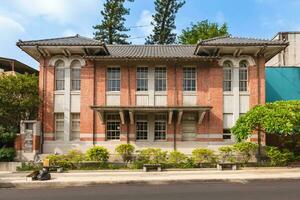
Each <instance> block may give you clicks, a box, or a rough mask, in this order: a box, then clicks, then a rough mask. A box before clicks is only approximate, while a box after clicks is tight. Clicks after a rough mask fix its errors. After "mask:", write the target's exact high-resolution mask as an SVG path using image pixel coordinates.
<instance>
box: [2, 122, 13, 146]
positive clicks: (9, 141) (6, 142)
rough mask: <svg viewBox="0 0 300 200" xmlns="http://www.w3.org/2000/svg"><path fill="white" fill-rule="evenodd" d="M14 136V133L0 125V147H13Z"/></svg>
mask: <svg viewBox="0 0 300 200" xmlns="http://www.w3.org/2000/svg"><path fill="white" fill-rule="evenodd" d="M15 138H16V133H15V132H13V131H8V130H6V129H4V128H3V127H0V148H1V147H13V145H14V142H15Z"/></svg>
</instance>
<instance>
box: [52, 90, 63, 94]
mask: <svg viewBox="0 0 300 200" xmlns="http://www.w3.org/2000/svg"><path fill="white" fill-rule="evenodd" d="M54 94H65V91H64V90H55V91H54Z"/></svg>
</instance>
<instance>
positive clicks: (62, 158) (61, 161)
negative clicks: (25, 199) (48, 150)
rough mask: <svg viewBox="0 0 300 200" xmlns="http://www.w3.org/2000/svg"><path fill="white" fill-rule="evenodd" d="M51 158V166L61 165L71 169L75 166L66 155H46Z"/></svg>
mask: <svg viewBox="0 0 300 200" xmlns="http://www.w3.org/2000/svg"><path fill="white" fill-rule="evenodd" d="M46 158H47V159H49V162H50V163H49V164H50V166H60V167H63V168H64V169H71V168H73V164H72V162H71V161H70V160H68V158H67V156H66V155H55V154H51V155H48V156H47V157H46Z"/></svg>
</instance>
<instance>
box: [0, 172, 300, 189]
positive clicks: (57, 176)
mask: <svg viewBox="0 0 300 200" xmlns="http://www.w3.org/2000/svg"><path fill="white" fill-rule="evenodd" d="M27 174H28V173H10V172H0V188H1V187H2V188H3V187H16V188H36V187H66V186H88V185H96V184H124V183H149V184H164V183H176V182H201V181H202V182H207V181H232V182H246V181H251V180H274V179H300V168H257V169H255V168H247V169H243V170H238V171H217V170H215V169H212V170H189V171H164V172H141V171H89V172H87V171H71V172H68V173H51V176H52V179H51V180H49V181H43V182H41V181H27V180H26V175H27Z"/></svg>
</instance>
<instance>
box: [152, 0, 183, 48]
mask: <svg viewBox="0 0 300 200" xmlns="http://www.w3.org/2000/svg"><path fill="white" fill-rule="evenodd" d="M184 4H185V0H155V11H156V13H155V14H154V15H152V18H153V22H151V24H152V25H153V26H154V28H153V33H152V34H150V36H148V37H147V38H146V44H173V43H175V41H176V33H174V32H173V30H174V29H176V26H175V17H176V13H177V12H178V10H179V9H180V8H181V7H182V6H183V5H184Z"/></svg>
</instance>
